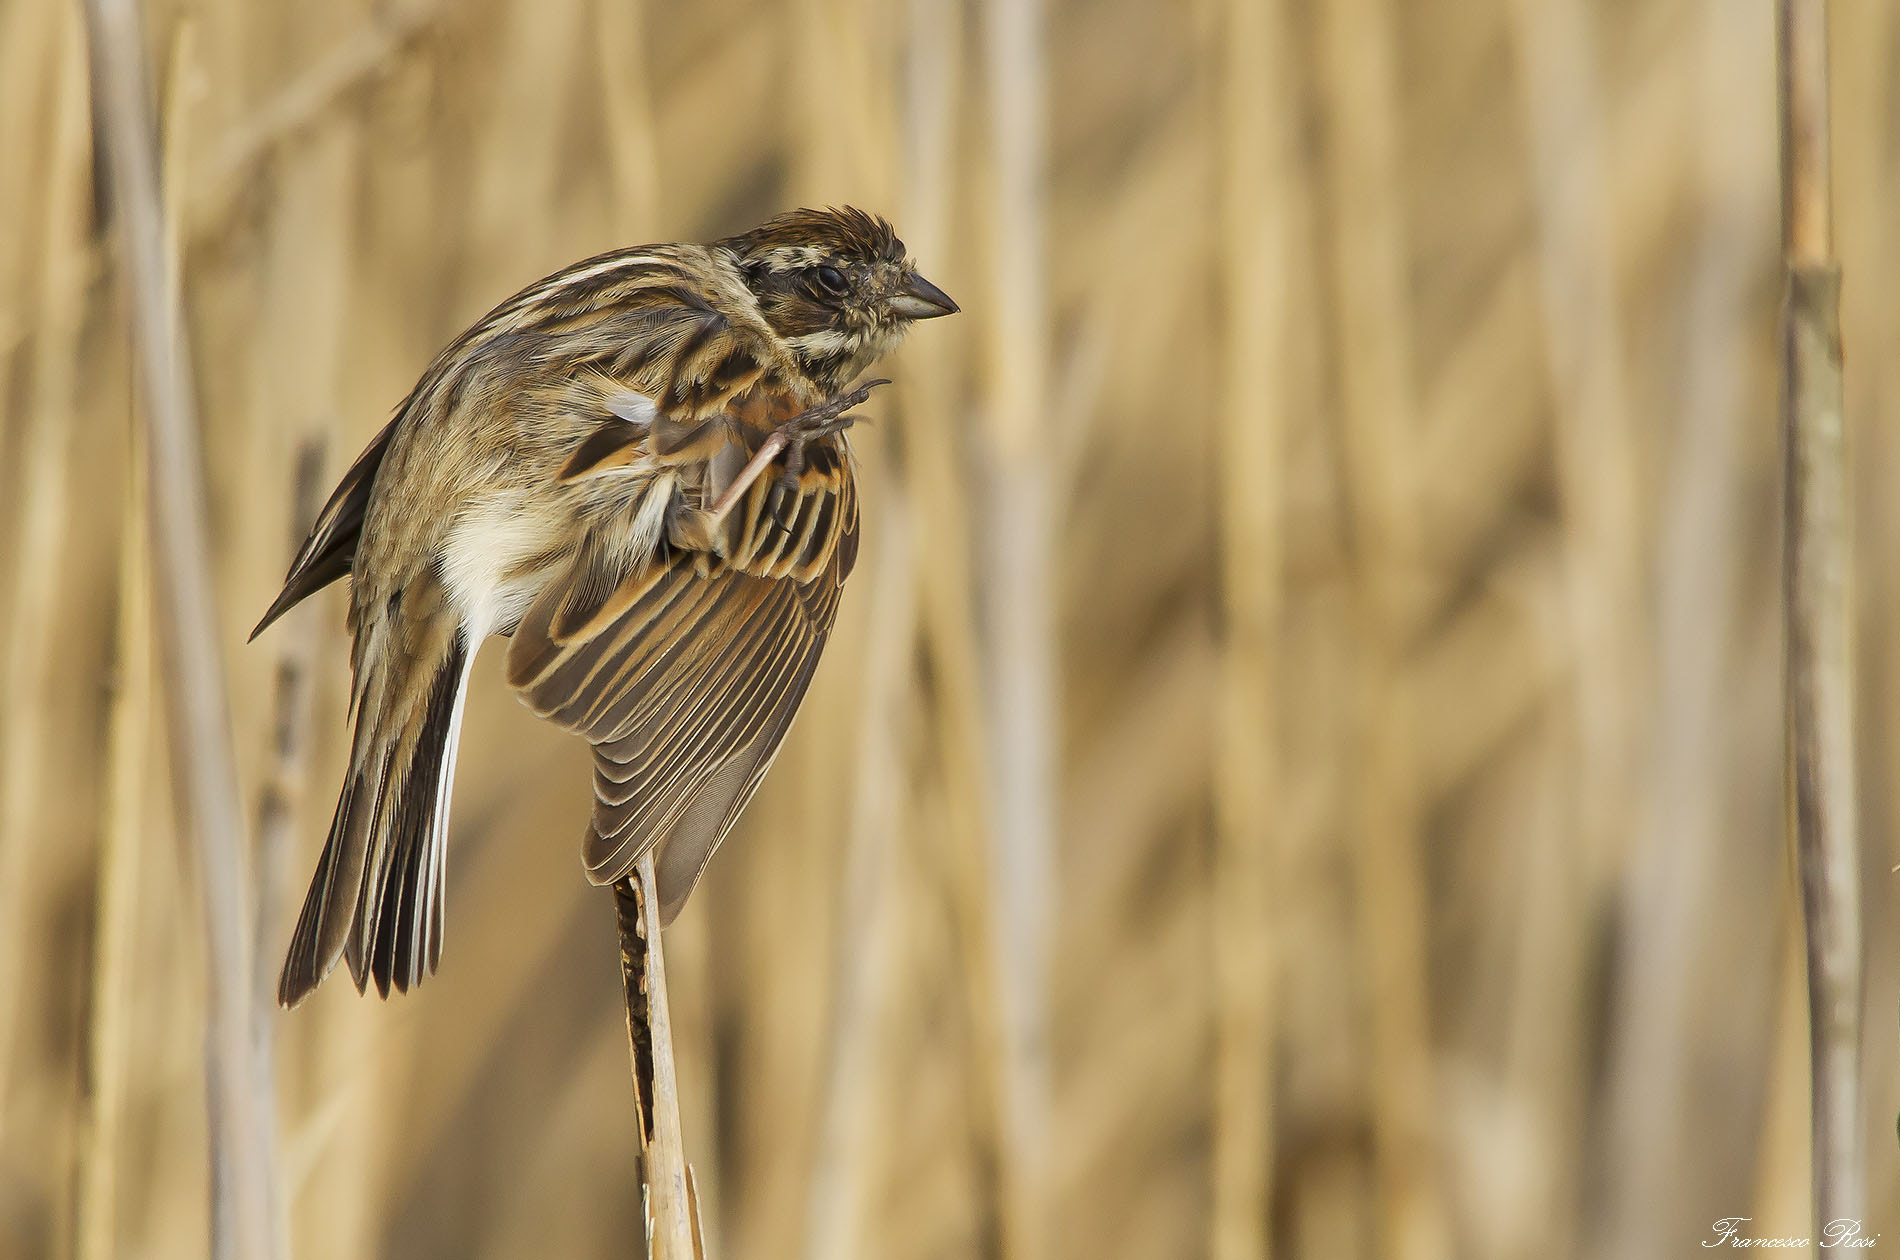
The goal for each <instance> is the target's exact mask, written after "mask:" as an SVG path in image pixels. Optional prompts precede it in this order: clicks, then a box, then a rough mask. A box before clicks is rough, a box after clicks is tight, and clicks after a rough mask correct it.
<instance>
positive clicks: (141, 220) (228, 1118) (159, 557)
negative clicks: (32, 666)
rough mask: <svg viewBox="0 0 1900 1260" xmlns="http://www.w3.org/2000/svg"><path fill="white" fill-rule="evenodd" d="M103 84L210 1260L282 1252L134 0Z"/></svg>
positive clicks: (102, 53)
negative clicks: (200, 1049)
mask: <svg viewBox="0 0 1900 1260" xmlns="http://www.w3.org/2000/svg"><path fill="white" fill-rule="evenodd" d="M86 16H87V20H88V29H89V32H90V35H91V47H92V58H93V67H94V78H93V87H94V93H95V96H96V98H97V101H98V116H99V118H100V119H101V130H102V131H103V132H104V139H105V145H106V169H107V170H108V171H109V172H110V177H111V190H112V195H113V204H114V211H115V215H114V218H115V224H116V227H117V230H118V232H119V234H120V237H121V250H122V258H123V262H124V265H125V268H126V271H127V275H128V285H129V289H130V296H131V306H132V315H133V318H132V329H133V342H134V347H135V352H136V357H137V362H138V369H139V373H138V375H139V384H140V398H141V402H142V407H141V413H142V415H143V419H144V424H145V441H146V444H145V453H146V456H147V459H148V460H149V464H148V466H147V469H146V481H147V486H148V499H147V503H148V507H149V510H150V513H151V525H150V528H151V546H152V549H153V556H154V565H153V571H154V584H153V589H154V591H155V592H156V593H157V599H156V601H155V608H154V613H155V615H154V622H155V624H156V626H157V628H158V642H159V655H160V660H161V662H162V669H163V676H164V680H165V697H166V706H165V707H166V718H167V722H168V726H169V730H170V734H171V758H170V759H171V771H172V774H173V776H174V779H175V780H176V782H177V797H176V799H177V801H178V803H179V805H180V810H179V815H180V828H181V830H183V831H184V832H185V834H186V835H188V836H190V837H191V838H192V840H193V843H194V857H195V859H196V862H197V867H198V869H197V877H198V882H199V893H200V896H201V898H202V906H201V910H202V913H203V915H204V930H205V938H204V943H205V963H206V967H207V969H208V971H209V986H208V994H207V1003H208V1006H207V1012H206V1028H205V1046H204V1053H205V1090H206V1106H207V1110H208V1115H209V1125H208V1133H209V1141H210V1160H211V1172H212V1229H211V1242H212V1254H213V1255H214V1257H216V1258H217V1260H230V1258H232V1257H250V1256H262V1255H266V1254H268V1250H269V1246H270V1243H269V1237H268V1231H269V1224H268V1220H269V1210H268V1205H267V1194H266V1189H265V1188H266V1187H267V1186H268V1185H269V1181H270V1163H271V1160H272V1158H273V1155H274V1152H273V1151H272V1150H270V1149H268V1148H267V1147H265V1145H264V1144H263V1143H262V1142H261V1141H260V1137H261V1133H262V1128H261V1125H260V1118H259V1116H258V1115H257V1111H256V1100H255V1097H254V1095H253V1094H252V1092H251V1087H252V1081H253V1080H254V1073H253V1071H252V1066H251V1057H252V1045H251V1039H250V1021H249V1017H248V1012H249V1008H250V998H251V992H252V984H251V976H252V967H253V963H252V958H251V941H250V939H249V938H250V929H251V919H250V914H249V912H248V910H247V908H246V905H245V897H246V895H247V892H248V889H247V886H246V878H245V875H244V865H245V864H244V853H243V821H242V818H241V816H240V812H239V803H238V795H237V780H236V767H235V764H234V759H233V755H232V749H231V732H230V726H229V705H228V702H227V699H226V691H225V675H224V667H223V662H222V653H221V651H220V645H221V641H222V637H221V635H220V633H219V630H218V626H217V622H216V618H215V615H214V609H215V604H214V600H215V595H214V591H213V587H212V575H211V571H210V564H209V560H210V556H209V539H208V537H207V534H206V522H205V517H204V513H205V507H204V493H203V489H202V475H201V472H200V468H201V460H202V458H203V453H202V451H201V450H200V448H199V445H198V429H197V417H196V415H195V413H194V405H193V402H192V387H191V382H190V377H189V374H188V369H187V363H188V361H189V360H188V355H187V354H186V351H185V346H184V341H183V334H182V331H181V326H180V321H179V309H178V300H179V298H178V293H177V292H176V290H175V289H174V288H173V283H174V282H175V281H174V275H175V272H174V271H173V269H172V268H170V267H169V266H168V264H167V262H166V238H167V228H166V223H165V212H164V203H163V201H162V191H161V188H160V184H159V163H158V160H157V155H156V153H155V148H156V141H157V131H156V129H155V127H154V126H153V120H152V117H151V107H150V103H149V98H148V96H147V92H148V87H147V84H148V83H149V76H148V75H147V73H146V65H145V51H144V50H145V44H144V38H143V35H142V33H141V30H140V15H139V10H138V6H137V4H136V2H135V0H90V2H89V3H88V4H87V6H86Z"/></svg>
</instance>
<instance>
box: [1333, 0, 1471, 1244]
mask: <svg viewBox="0 0 1900 1260" xmlns="http://www.w3.org/2000/svg"><path fill="white" fill-rule="evenodd" d="M1319 27H1320V35H1319V39H1320V45H1321V47H1320V53H1319V57H1318V66H1319V73H1320V77H1321V80H1322V88H1323V108H1324V109H1325V111H1326V114H1327V119H1328V124H1329V129H1330V130H1329V150H1330V151H1329V153H1328V157H1327V165H1328V167H1329V170H1328V181H1329V190H1328V191H1329V201H1330V207H1329V209H1330V213H1331V214H1332V216H1333V219H1334V227H1333V238H1332V256H1331V260H1330V261H1331V268H1332V272H1331V288H1332V304H1333V311H1334V319H1335V321H1336V323H1335V326H1334V329H1333V341H1334V344H1335V346H1336V347H1337V348H1338V349H1337V354H1338V356H1339V357H1338V361H1337V364H1336V368H1335V379H1336V381H1337V387H1338V391H1339V398H1340V409H1341V442H1342V447H1343V463H1344V474H1343V475H1344V481H1345V494H1346V497H1347V502H1348V508H1349V512H1350V516H1351V529H1352V533H1353V544H1352V545H1353V549H1354V551H1355V553H1356V554H1354V555H1353V556H1352V564H1353V568H1354V572H1353V578H1352V580H1353V584H1354V590H1353V594H1352V603H1353V608H1352V613H1351V616H1352V621H1353V628H1352V635H1353V639H1354V643H1355V648H1356V651H1357V654H1358V659H1357V661H1356V668H1357V670H1358V672H1359V675H1360V677H1359V678H1358V680H1357V682H1356V683H1355V691H1356V693H1357V694H1356V696H1355V699H1354V717H1353V737H1352V748H1353V751H1354V753H1355V754H1356V756H1357V758H1358V759H1359V761H1360V763H1361V766H1362V769H1361V772H1360V774H1359V776H1358V780H1357V782H1356V783H1355V784H1354V786H1353V788H1352V792H1353V795H1354V797H1355V798H1356V799H1355V800H1354V801H1353V803H1352V805H1351V806H1350V807H1349V810H1350V815H1349V817H1350V823H1349V826H1350V827H1351V830H1352V834H1353V841H1352V858H1353V868H1354V880H1355V888H1356V891H1357V894H1358V901H1357V904H1356V905H1355V907H1354V910H1353V914H1354V917H1355V920H1356V922H1357V926H1358V931H1359V933H1360V940H1361V942H1362V948H1363V951H1364V959H1365V966H1366V968H1367V971H1368V973H1369V974H1368V976H1367V977H1366V984H1367V987H1368V990H1369V997H1370V1003H1369V1005H1370V1019H1371V1025H1370V1034H1371V1036H1370V1044H1371V1051H1372V1080H1371V1082H1370V1085H1371V1103H1372V1106H1371V1120H1372V1128H1373V1135H1374V1142H1375V1147H1376V1158H1377V1195H1376V1202H1377V1204H1378V1217H1379V1221H1380V1223H1381V1231H1380V1232H1381V1248H1380V1253H1381V1254H1382V1255H1385V1256H1387V1257H1390V1258H1391V1260H1441V1258H1442V1257H1447V1256H1449V1255H1450V1254H1451V1237H1450V1225H1449V1222H1448V1220H1447V1217H1446V1209H1445V1204H1444V1201H1443V1199H1442V1197H1441V1189H1440V1186H1439V1178H1438V1171H1437V1166H1438V1159H1437V1155H1436V1153H1435V1151H1434V1149H1433V1133H1434V1131H1435V1130H1434V1124H1433V1118H1432V1117H1433V1111H1434V1105H1433V1095H1434V1093H1435V1091H1436V1088H1437V1082H1436V1080H1435V1078H1434V1072H1433V1065H1432V1048H1431V1044H1430V1039H1429V1026H1428V1022H1427V1001H1428V997H1429V989H1428V986H1427V982H1426V973H1425V967H1424V960H1425V921H1424V905H1423V889H1424V881H1423V874H1422V871H1421V868H1420V858H1419V852H1418V849H1419V831H1420V822H1421V818H1420V803H1419V800H1418V794H1417V783H1416V765H1415V749H1414V746H1413V745H1414V741H1415V738H1416V732H1417V721H1418V713H1417V710H1416V707H1415V698H1414V696H1413V695H1412V680H1411V678H1410V677H1409V676H1408V673H1407V662H1406V654H1407V647H1408V645H1409V643H1410V642H1411V639H1412V636H1413V635H1414V633H1415V632H1416V627H1417V626H1418V624H1419V620H1420V617H1421V615H1422V612H1423V607H1424V592H1423V590H1422V583H1423V576H1424V575H1423V573H1422V570H1421V565H1420V561H1419V557H1418V554H1417V547H1418V541H1417V539H1418V527H1417V520H1416V503H1417V494H1416V490H1415V488H1414V485H1413V483H1412V481H1411V478H1412V476H1413V474H1414V471H1415V470H1414V468H1413V456H1412V451H1413V449H1414V447H1415V444H1416V437H1415V431H1416V425H1417V420H1416V414H1415V399H1414V396H1413V383H1412V364H1411V353H1412V351H1411V345H1410V338H1411V331H1410V326H1409V310H1410V299H1409V291H1408V286H1407V283H1406V276H1407V268H1406V238H1405V229H1404V222H1403V218H1402V211H1403V205H1404V197H1405V194H1404V189H1403V186H1402V184H1401V171H1400V167H1399V144H1400V120H1401V118H1402V113H1401V111H1400V108H1399V100H1398V66H1397V47H1396V32H1395V30H1394V21H1393V17H1392V13H1391V10H1390V4H1389V0H1340V2H1339V3H1334V4H1328V5H1325V6H1323V13H1322V16H1321V18H1320V21H1319Z"/></svg>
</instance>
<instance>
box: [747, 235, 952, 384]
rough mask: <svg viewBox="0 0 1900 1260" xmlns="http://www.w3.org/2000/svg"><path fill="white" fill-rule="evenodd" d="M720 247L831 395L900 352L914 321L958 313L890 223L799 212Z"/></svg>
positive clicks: (770, 320) (802, 362) (777, 328)
mask: <svg viewBox="0 0 1900 1260" xmlns="http://www.w3.org/2000/svg"><path fill="white" fill-rule="evenodd" d="M719 243H720V245H722V246H724V247H725V248H726V249H729V250H731V251H732V253H733V255H734V258H735V260H736V261H737V263H738V266H739V269H740V271H741V272H743V273H744V275H745V280H746V286H747V287H748V288H750V289H751V290H752V292H753V294H754V295H755V296H756V297H757V298H758V300H759V309H760V310H761V311H762V312H763V313H764V315H765V318H766V322H768V323H770V324H771V325H772V328H773V330H774V331H775V332H777V333H778V335H779V336H781V337H783V338H784V339H785V342H786V344H787V345H788V346H790V347H791V350H792V353H793V354H795V355H796V356H797V357H798V360H799V363H800V365H801V366H802V367H803V368H804V370H805V373H806V375H807V376H809V377H810V378H811V379H812V380H813V381H815V382H817V383H818V385H819V386H820V387H821V388H822V389H823V390H824V391H825V392H826V393H834V392H836V391H837V390H838V389H839V388H841V387H842V386H843V385H844V384H845V383H846V382H848V381H850V380H852V379H854V378H856V377H857V376H858V375H859V374H860V373H862V372H863V371H864V370H865V369H866V368H868V367H869V366H870V365H871V364H872V363H874V362H875V361H876V360H877V359H878V358H880V357H881V356H883V355H885V354H888V353H889V352H890V351H891V350H893V349H895V348H896V346H897V343H898V342H899V341H901V340H902V339H903V336H904V333H905V331H906V330H907V329H908V328H909V327H910V325H911V321H913V320H919V319H934V318H936V317H937V316H939V315H953V314H955V313H956V310H957V304H956V303H955V302H953V301H951V300H950V297H949V295H948V294H946V293H945V292H944V291H943V290H942V289H939V288H938V287H937V286H936V285H934V284H932V283H930V281H928V280H926V279H924V278H923V277H922V276H920V275H918V274H917V268H916V267H915V266H913V265H912V264H911V261H910V259H909V258H908V257H906V256H905V253H904V242H902V241H900V240H898V239H897V234H896V233H895V232H893V231H892V230H891V225H890V224H888V223H886V222H885V221H884V220H883V219H881V218H879V217H878V216H876V215H874V214H866V213H865V212H864V211H862V210H854V209H852V208H851V207H849V206H846V207H844V208H842V209H836V210H792V211H789V212H787V213H785V214H781V215H779V216H778V217H776V218H773V219H769V220H767V221H766V222H764V223H762V224H760V225H759V226H758V227H756V228H753V229H752V230H751V231H750V232H747V233H744V234H743V235H740V236H734V237H730V238H728V239H726V240H724V241H721V242H719Z"/></svg>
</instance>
